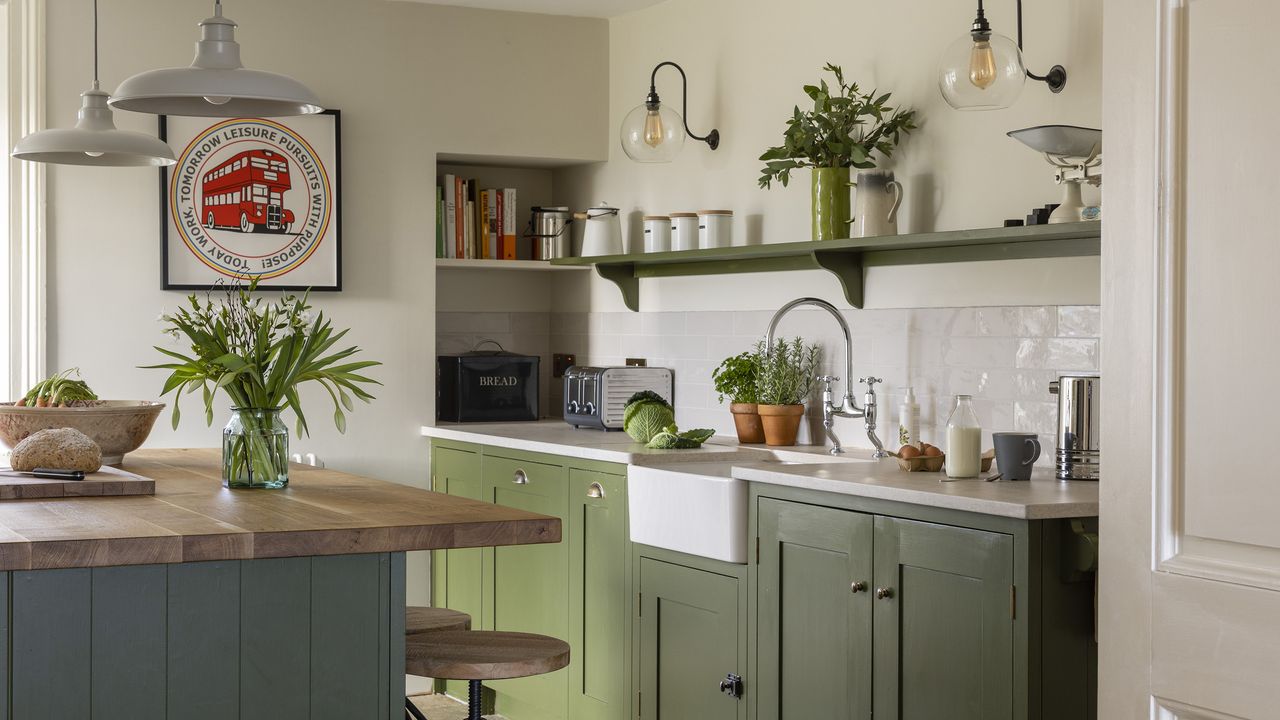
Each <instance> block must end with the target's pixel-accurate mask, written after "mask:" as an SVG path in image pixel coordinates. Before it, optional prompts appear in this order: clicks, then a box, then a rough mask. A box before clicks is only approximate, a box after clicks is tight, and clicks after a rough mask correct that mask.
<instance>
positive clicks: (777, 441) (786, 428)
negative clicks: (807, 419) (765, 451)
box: [760, 405, 804, 447]
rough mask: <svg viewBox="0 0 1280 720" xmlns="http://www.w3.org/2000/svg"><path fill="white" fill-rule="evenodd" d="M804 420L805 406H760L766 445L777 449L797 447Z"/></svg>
mask: <svg viewBox="0 0 1280 720" xmlns="http://www.w3.org/2000/svg"><path fill="white" fill-rule="evenodd" d="M803 418H804V405H760V421H761V423H762V424H763V425H764V441H765V444H767V445H773V446H775V447H785V446H791V445H795V444H796V435H797V434H799V432H800V420H801V419H803Z"/></svg>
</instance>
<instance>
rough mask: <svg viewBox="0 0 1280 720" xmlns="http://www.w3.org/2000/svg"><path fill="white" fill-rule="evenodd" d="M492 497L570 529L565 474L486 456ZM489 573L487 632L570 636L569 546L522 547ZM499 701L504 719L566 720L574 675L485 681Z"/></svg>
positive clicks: (505, 550) (510, 550) (498, 556)
mask: <svg viewBox="0 0 1280 720" xmlns="http://www.w3.org/2000/svg"><path fill="white" fill-rule="evenodd" d="M484 481H485V493H486V499H487V500H489V501H490V502H494V503H497V504H498V505H505V506H507V507H513V508H519V509H521V510H528V511H530V512H536V513H541V514H543V515H552V516H554V517H557V518H560V521H561V522H562V523H563V524H564V526H566V527H567V526H568V524H569V523H568V519H567V515H568V509H569V495H568V482H567V481H566V477H565V469H564V468H563V467H560V466H558V465H549V464H545V463H540V462H533V461H529V460H524V459H521V458H519V457H518V456H513V457H496V456H491V455H486V456H485V458H484ZM489 557H491V558H492V564H491V568H490V569H489V570H486V572H485V582H486V587H485V592H484V597H485V602H486V608H485V610H486V612H485V627H486V628H490V629H493V630H509V631H516V632H530V633H540V634H543V635H550V636H552V637H557V638H561V639H566V638H568V637H569V552H568V545H567V544H566V543H564V542H560V543H555V544H546V545H516V546H509V547H498V548H494V549H493V550H492V551H491V554H490V555H489ZM486 684H487V685H488V686H489V687H492V688H493V689H494V691H495V693H496V695H497V698H496V703H497V704H496V708H495V709H496V710H497V712H498V714H500V715H503V716H505V717H509V718H513V719H514V720H563V719H564V718H566V717H567V708H566V705H567V701H568V695H569V685H568V670H567V669H565V670H557V671H556V672H553V673H550V674H547V675H538V676H535V677H528V678H520V679H517V680H502V681H497V682H493V683H486Z"/></svg>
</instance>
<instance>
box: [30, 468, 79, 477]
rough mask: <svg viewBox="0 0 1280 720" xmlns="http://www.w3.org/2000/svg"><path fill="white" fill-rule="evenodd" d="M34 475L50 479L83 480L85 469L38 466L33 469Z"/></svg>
mask: <svg viewBox="0 0 1280 720" xmlns="http://www.w3.org/2000/svg"><path fill="white" fill-rule="evenodd" d="M31 476H32V477H38V478H46V479H49V480H83V479H84V471H83V470H57V469H54V468H36V469H35V470H32V471H31Z"/></svg>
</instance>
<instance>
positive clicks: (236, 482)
mask: <svg viewBox="0 0 1280 720" xmlns="http://www.w3.org/2000/svg"><path fill="white" fill-rule="evenodd" d="M222 484H223V485H224V486H226V487H229V488H265V489H277V488H282V487H286V486H287V485H288V484H289V429H288V428H287V427H285V424H284V423H283V422H282V421H281V420H280V408H232V409H231V420H230V421H229V422H228V423H227V426H226V427H225V428H223V429H222Z"/></svg>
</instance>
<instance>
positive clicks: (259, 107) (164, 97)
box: [111, 0, 324, 117]
mask: <svg viewBox="0 0 1280 720" xmlns="http://www.w3.org/2000/svg"><path fill="white" fill-rule="evenodd" d="M235 30H236V23H235V22H234V21H232V20H230V19H228V18H225V17H223V16H222V0H215V2H214V5H213V17H210V18H205V19H204V20H203V21H202V22H201V23H200V40H199V41H198V42H196V56H195V59H194V60H192V62H191V65H190V67H184V68H165V69H162V70H148V71H147V72H143V73H139V74H137V75H134V76H133V77H131V78H129V79H127V80H125V81H124V82H122V83H120V87H119V88H116V92H115V94H114V95H113V96H112V97H111V107H113V108H117V109H119V110H129V111H132V112H141V113H151V114H153V115H186V116H194V117H283V116H289V115H312V114H314V113H318V112H323V111H324V108H323V107H321V106H320V101H319V100H318V99H317V98H316V96H315V94H314V93H312V92H311V91H310V90H309V89H307V87H306V86H305V85H303V84H302V83H300V82H298V81H297V80H294V79H293V78H290V77H286V76H284V75H277V74H275V73H269V72H264V71H262V70H250V69H248V68H246V67H245V66H244V65H243V64H242V63H241V62H240V44H239V43H237V42H236V38H235Z"/></svg>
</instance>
